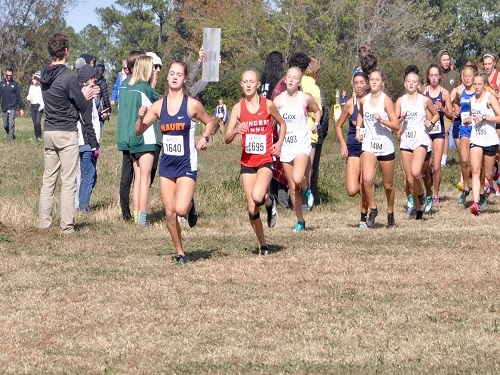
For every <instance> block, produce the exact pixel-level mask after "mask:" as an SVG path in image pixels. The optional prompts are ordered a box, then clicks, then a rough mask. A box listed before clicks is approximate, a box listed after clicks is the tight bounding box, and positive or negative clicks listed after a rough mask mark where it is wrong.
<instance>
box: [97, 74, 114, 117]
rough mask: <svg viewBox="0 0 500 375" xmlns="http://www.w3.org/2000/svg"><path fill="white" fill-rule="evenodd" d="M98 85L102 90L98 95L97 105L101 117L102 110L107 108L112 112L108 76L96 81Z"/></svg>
mask: <svg viewBox="0 0 500 375" xmlns="http://www.w3.org/2000/svg"><path fill="white" fill-rule="evenodd" d="M96 85H97V86H99V88H100V89H101V92H100V93H99V96H98V97H97V101H96V107H97V111H98V112H99V117H101V112H102V111H104V110H106V109H107V112H108V113H111V103H110V102H109V91H108V82H107V81H106V78H104V77H103V78H101V79H100V80H98V81H97V82H96Z"/></svg>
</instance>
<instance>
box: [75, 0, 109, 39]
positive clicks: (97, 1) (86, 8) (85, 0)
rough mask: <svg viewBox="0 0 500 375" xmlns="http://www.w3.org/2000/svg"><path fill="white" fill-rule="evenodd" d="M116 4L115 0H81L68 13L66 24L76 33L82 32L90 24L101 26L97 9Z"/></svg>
mask: <svg viewBox="0 0 500 375" xmlns="http://www.w3.org/2000/svg"><path fill="white" fill-rule="evenodd" d="M114 2H115V1H114V0H80V1H79V2H78V5H77V6H76V7H74V8H73V9H71V10H70V11H69V12H68V15H67V16H66V22H67V23H68V26H72V27H73V28H74V29H75V31H76V32H80V31H82V30H83V29H84V28H85V26H87V25H88V24H89V23H90V24H92V25H95V26H99V21H98V19H97V15H96V14H95V9H96V8H106V7H109V6H111V5H112V4H114Z"/></svg>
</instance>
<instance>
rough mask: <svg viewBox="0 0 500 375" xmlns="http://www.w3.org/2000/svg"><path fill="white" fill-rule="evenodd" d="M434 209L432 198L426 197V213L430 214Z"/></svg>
mask: <svg viewBox="0 0 500 375" xmlns="http://www.w3.org/2000/svg"><path fill="white" fill-rule="evenodd" d="M431 208H432V196H430V197H425V208H424V212H425V213H426V214H428V213H429V212H430V211H431Z"/></svg>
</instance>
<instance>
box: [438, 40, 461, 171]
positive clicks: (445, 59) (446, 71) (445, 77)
mask: <svg viewBox="0 0 500 375" xmlns="http://www.w3.org/2000/svg"><path fill="white" fill-rule="evenodd" d="M436 61H437V62H438V64H439V65H441V69H442V70H443V74H442V75H441V84H442V86H443V87H444V88H445V89H446V90H448V92H450V93H451V91H452V90H453V89H454V88H455V87H457V86H458V85H459V82H460V75H459V74H458V72H457V71H456V70H454V69H451V54H450V52H449V51H448V50H446V49H444V50H441V51H439V53H438V54H437V56H436ZM452 123H453V121H452V120H450V119H448V117H446V116H444V128H445V132H444V151H443V157H442V158H441V166H442V167H444V166H445V165H446V161H447V159H448V149H449V147H450V144H449V141H448V139H449V136H450V129H451V124H452Z"/></svg>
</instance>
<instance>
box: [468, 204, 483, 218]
mask: <svg viewBox="0 0 500 375" xmlns="http://www.w3.org/2000/svg"><path fill="white" fill-rule="evenodd" d="M470 213H471V214H472V215H474V216H479V215H481V208H480V207H479V204H478V203H477V202H474V203H472V206H470Z"/></svg>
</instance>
